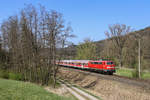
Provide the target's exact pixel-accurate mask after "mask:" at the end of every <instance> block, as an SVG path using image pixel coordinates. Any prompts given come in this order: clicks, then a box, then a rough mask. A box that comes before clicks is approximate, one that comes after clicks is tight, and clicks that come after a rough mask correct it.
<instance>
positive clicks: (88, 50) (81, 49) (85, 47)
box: [76, 40, 96, 60]
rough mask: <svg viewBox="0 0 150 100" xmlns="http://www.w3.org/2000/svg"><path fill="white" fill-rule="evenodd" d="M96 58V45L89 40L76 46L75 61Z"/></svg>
mask: <svg viewBox="0 0 150 100" xmlns="http://www.w3.org/2000/svg"><path fill="white" fill-rule="evenodd" d="M95 58H96V45H95V44H94V43H93V42H91V41H90V40H85V41H84V43H81V44H80V45H78V46H77V56H76V59H85V60H86V59H95Z"/></svg>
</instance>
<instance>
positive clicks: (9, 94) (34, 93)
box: [0, 79, 72, 100]
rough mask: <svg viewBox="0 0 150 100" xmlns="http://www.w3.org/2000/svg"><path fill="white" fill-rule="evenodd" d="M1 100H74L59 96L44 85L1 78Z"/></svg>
mask: <svg viewBox="0 0 150 100" xmlns="http://www.w3.org/2000/svg"><path fill="white" fill-rule="evenodd" d="M0 100H72V99H70V98H66V97H62V96H58V95H56V94H53V93H50V92H48V91H46V90H45V89H43V87H41V86H38V85H35V84H31V83H24V82H19V81H14V80H5V79H0Z"/></svg>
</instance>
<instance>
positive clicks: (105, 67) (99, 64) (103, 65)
mask: <svg viewBox="0 0 150 100" xmlns="http://www.w3.org/2000/svg"><path fill="white" fill-rule="evenodd" d="M57 64H59V65H61V66H66V67H75V68H80V69H88V70H93V71H99V72H103V73H108V74H109V75H112V74H113V73H114V72H115V65H114V63H113V62H112V61H109V60H96V61H93V60H60V61H59V62H57Z"/></svg>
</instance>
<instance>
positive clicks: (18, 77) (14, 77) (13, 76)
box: [9, 73, 23, 80]
mask: <svg viewBox="0 0 150 100" xmlns="http://www.w3.org/2000/svg"><path fill="white" fill-rule="evenodd" d="M9 79H12V80H22V79H23V77H22V75H21V74H18V73H9Z"/></svg>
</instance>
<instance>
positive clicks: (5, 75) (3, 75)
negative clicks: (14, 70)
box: [0, 70, 9, 79]
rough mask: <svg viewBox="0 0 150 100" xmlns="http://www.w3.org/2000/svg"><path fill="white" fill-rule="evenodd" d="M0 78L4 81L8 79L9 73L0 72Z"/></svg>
mask: <svg viewBox="0 0 150 100" xmlns="http://www.w3.org/2000/svg"><path fill="white" fill-rule="evenodd" d="M0 77H1V78H4V79H9V73H8V72H7V71H4V70H2V71H0Z"/></svg>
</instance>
